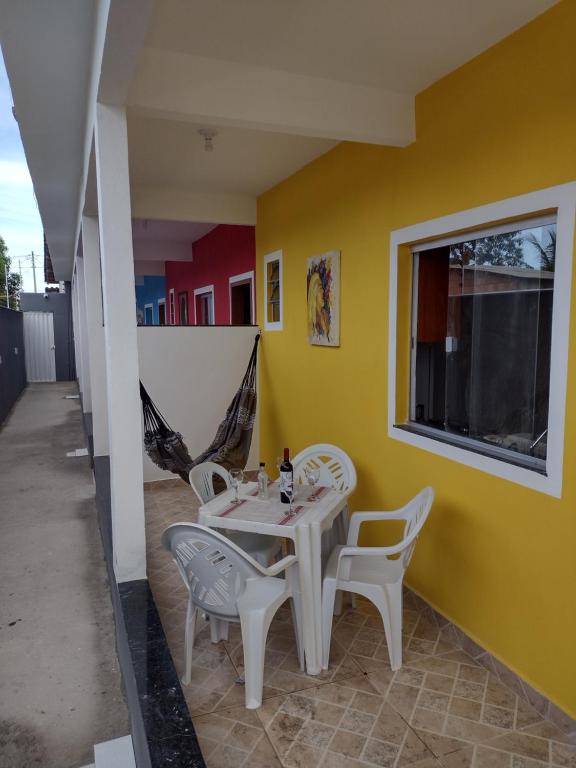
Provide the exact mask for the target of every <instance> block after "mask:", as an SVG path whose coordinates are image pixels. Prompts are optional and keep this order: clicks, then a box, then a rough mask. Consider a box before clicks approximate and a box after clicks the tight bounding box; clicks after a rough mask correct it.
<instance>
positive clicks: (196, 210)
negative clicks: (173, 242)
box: [131, 186, 256, 226]
mask: <svg viewBox="0 0 576 768" xmlns="http://www.w3.org/2000/svg"><path fill="white" fill-rule="evenodd" d="M131 205H132V217H133V218H136V219H164V220H166V221H194V222H198V223H202V222H206V223H210V224H249V225H253V226H254V225H255V224H256V198H254V197H249V196H247V195H228V194H214V193H205V192H190V191H187V190H185V189H175V188H170V187H163V186H162V187H159V186H158V187H156V186H132V188H131Z"/></svg>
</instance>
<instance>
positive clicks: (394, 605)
mask: <svg viewBox="0 0 576 768" xmlns="http://www.w3.org/2000/svg"><path fill="white" fill-rule="evenodd" d="M384 589H385V590H386V595H387V597H388V608H389V611H390V640H389V642H388V649H389V654H390V666H391V667H392V669H393V670H394V671H396V670H397V669H400V667H401V666H402V582H400V583H398V584H386V586H385V587H384Z"/></svg>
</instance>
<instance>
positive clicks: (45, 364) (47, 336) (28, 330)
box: [23, 312, 56, 382]
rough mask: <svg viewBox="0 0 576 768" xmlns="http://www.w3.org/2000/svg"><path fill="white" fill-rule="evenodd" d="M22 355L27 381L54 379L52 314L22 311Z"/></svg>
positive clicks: (54, 358)
mask: <svg viewBox="0 0 576 768" xmlns="http://www.w3.org/2000/svg"><path fill="white" fill-rule="evenodd" d="M23 315H24V356H25V359H26V379H27V381H29V382H30V381H56V352H55V345H54V314H53V313H52V312H24V313H23Z"/></svg>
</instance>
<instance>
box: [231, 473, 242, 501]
mask: <svg viewBox="0 0 576 768" xmlns="http://www.w3.org/2000/svg"><path fill="white" fill-rule="evenodd" d="M243 482H244V472H243V471H242V470H241V469H231V470H230V485H231V486H232V488H234V501H235V502H236V503H237V502H238V501H239V500H240V499H239V497H238V488H239V487H240V486H241V485H242V483H243Z"/></svg>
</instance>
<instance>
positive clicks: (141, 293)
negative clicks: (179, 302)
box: [135, 275, 166, 325]
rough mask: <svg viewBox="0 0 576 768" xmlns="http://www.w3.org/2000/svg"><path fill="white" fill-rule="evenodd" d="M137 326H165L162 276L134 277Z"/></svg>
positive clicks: (164, 284)
mask: <svg viewBox="0 0 576 768" xmlns="http://www.w3.org/2000/svg"><path fill="white" fill-rule="evenodd" d="M135 282H136V313H137V318H138V324H139V325H166V279H165V278H164V277H163V276H162V275H142V276H137V277H136V281H135Z"/></svg>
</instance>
